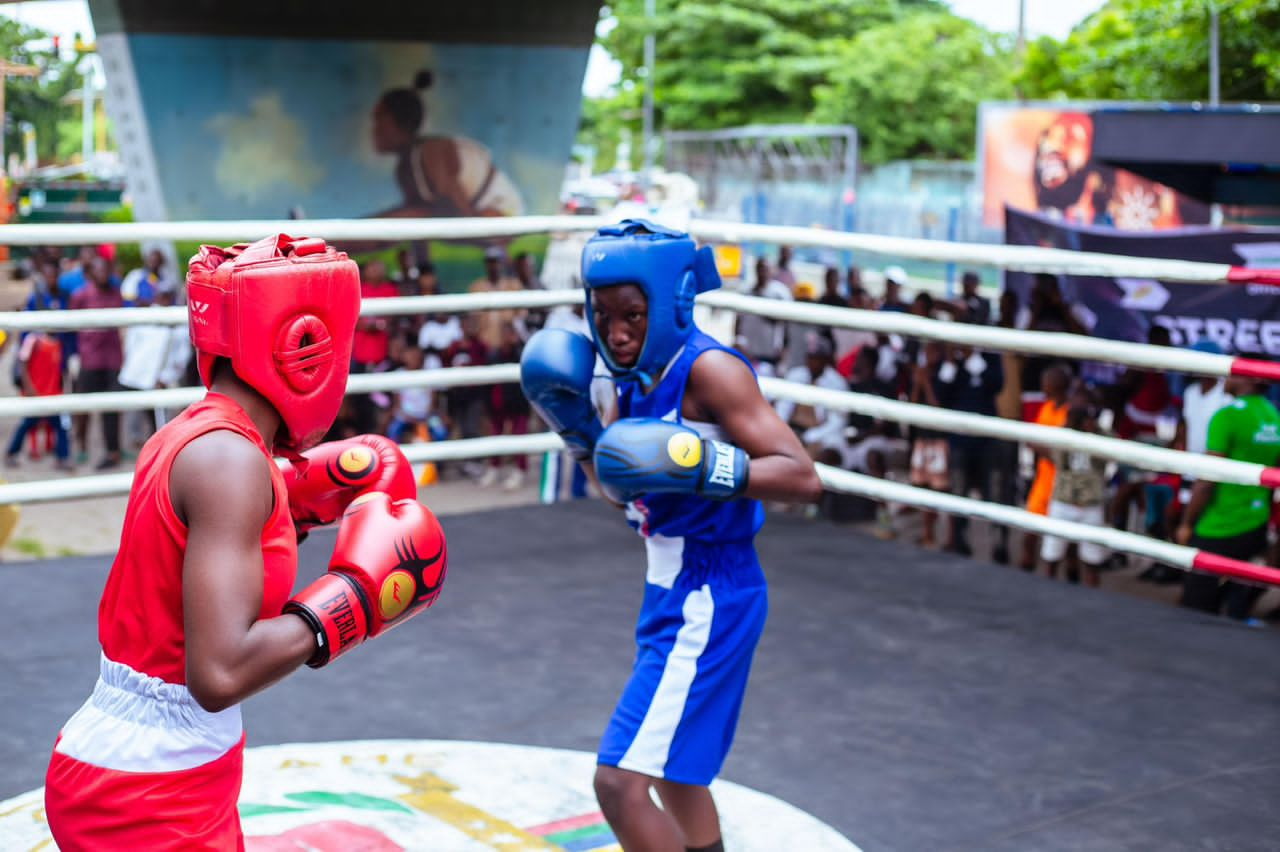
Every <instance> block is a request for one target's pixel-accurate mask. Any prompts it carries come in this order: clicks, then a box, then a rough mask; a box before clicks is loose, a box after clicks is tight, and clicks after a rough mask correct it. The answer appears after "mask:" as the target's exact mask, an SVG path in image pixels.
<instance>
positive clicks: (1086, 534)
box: [0, 432, 1280, 586]
mask: <svg viewBox="0 0 1280 852" xmlns="http://www.w3.org/2000/svg"><path fill="white" fill-rule="evenodd" d="M563 448H564V443H563V442H562V441H561V440H560V437H559V436H558V435H555V434H553V433H550V432H544V433H539V434H534V435H505V436H495V437H490V438H469V439H464V440H455V441H440V442H438V443H428V444H412V445H409V446H406V447H404V453H405V456H406V457H407V458H408V459H409V461H411V462H425V461H433V462H434V461H448V460H459V459H473V458H486V457H490V456H499V455H526V454H532V453H546V452H556V451H558V450H561V449H563ZM817 467H818V475H819V476H820V477H821V479H822V482H823V484H824V485H825V486H826V487H827V488H829V489H830V490H832V491H840V492H844V493H848V494H859V495H862V496H864V497H870V498H873V499H877V500H888V501H892V502H896V503H903V504H906V505H910V506H917V507H921V508H927V509H935V510H937V511H940V512H946V513H949V514H958V515H965V516H967V517H971V518H981V519H984V520H987V521H991V522H994V523H999V524H1005V525H1007V526H1011V527H1017V528H1018V529H1023V530H1028V531H1030V532H1034V533H1038V534H1041V535H1055V536H1060V537H1062V538H1068V539H1072V540H1076V541H1087V542H1093V543H1096V544H1100V545H1102V546H1104V547H1108V548H1111V549H1113V550H1118V551H1122V552H1124V553H1131V554H1134V555H1136V556H1145V557H1147V558H1149V559H1154V560H1156V561H1159V562H1165V563H1168V564H1170V565H1173V566H1174V567H1177V568H1180V569H1182V570H1184V571H1190V570H1193V569H1195V570H1202V571H1208V572H1210V573H1216V574H1222V575H1226V576H1232V577H1237V578H1239V579H1244V580H1247V581H1249V582H1255V583H1265V584H1271V585H1277V586H1280V571H1277V570H1275V569H1273V568H1265V567H1261V566H1256V565H1250V564H1247V563H1243V562H1237V561H1235V560H1229V559H1222V558H1215V557H1212V556H1211V555H1206V554H1204V553H1202V552H1200V551H1197V550H1195V549H1194V548H1190V547H1184V546H1182V545H1178V544H1171V543H1169V542H1163V541H1156V540H1155V539H1150V538H1147V537H1146V536H1141V535H1137V534H1135V533H1130V532H1121V531H1119V530H1113V529H1109V528H1106V527H1094V526H1089V525H1087V524H1077V523H1073V522H1069V521H1062V520H1058V519H1056V518H1049V517H1046V516H1043V515H1035V514H1032V513H1031V512H1027V511H1025V510H1023V509H1016V508H1013V507H1010V506H1001V505H998V504H994V503H985V502H983V501H981V500H973V499H971V498H968V497H958V496H956V495H954V494H944V493H942V492H939V491H931V490H928V489H925V488H916V487H914V486H910V485H902V484H899V483H895V482H889V481H886V480H883V479H876V478H874V477H871V476H865V475H863V474H858V473H851V472H849V471H845V470H839V469H838V468H833V467H828V466H827V465H821V464H820V465H818V466H817ZM132 482H133V474H132V473H114V474H107V475H104V476H86V477H81V478H79V479H58V480H45V481H42V482H18V483H10V484H5V485H0V505H3V504H8V503H40V502H51V501H59V500H67V499H73V498H77V497H88V496H94V497H102V496H111V495H120V494H127V493H128V492H129V488H130V486H131V484H132Z"/></svg>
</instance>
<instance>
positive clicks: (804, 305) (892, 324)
mask: <svg viewBox="0 0 1280 852" xmlns="http://www.w3.org/2000/svg"><path fill="white" fill-rule="evenodd" d="M698 301H699V303H700V304H705V305H710V306H711V307H715V308H723V309H725V310H730V311H736V312H738V313H745V314H755V315H757V316H763V317H769V318H771V319H779V320H787V321H790V322H801V323H808V324H811V325H820V326H830V327H833V328H848V329H854V330H857V331H871V332H875V333H877V334H898V335H902V336H905V337H920V338H924V339H926V340H940V341H943V342H945V343H954V344H958V345H960V346H972V347H974V348H975V349H984V350H996V351H999V350H1009V351H1012V352H1023V353H1027V354H1031V355H1047V356H1051V357H1055V358H1076V359H1080V360H1085V361H1103V362H1107V363H1110V364H1123V365H1125V366H1129V367H1140V368H1143V369H1147V370H1159V371H1162V372H1164V371H1169V372H1180V373H1191V374H1194V375H1198V376H1232V375H1236V376H1245V375H1247V376H1255V377H1258V378H1271V379H1280V364H1276V363H1272V362H1270V361H1257V360H1254V359H1249V358H1234V357H1232V356H1230V355H1215V354H1213V353H1210V352H1193V351H1191V350H1188V349H1175V348H1173V347H1172V346H1152V345H1151V344H1148V343H1126V342H1124V341H1120V340H1103V339H1100V338H1096V337H1090V336H1088V335H1084V334H1066V333H1063V332H1049V331H1023V330H1020V329H1013V328H1000V327H997V326H990V325H970V324H967V323H957V322H946V321H943V320H935V319H927V318H925V317H917V316H913V315H911V314H904V313H894V312H890V311H865V310H858V309H856V308H838V307H834V306H832V305H820V304H816V303H814V302H784V301H781V300H779V299H763V298H760V297H758V296H747V295H744V294H742V293H726V292H711V293H707V294H705V295H703V296H700V297H698Z"/></svg>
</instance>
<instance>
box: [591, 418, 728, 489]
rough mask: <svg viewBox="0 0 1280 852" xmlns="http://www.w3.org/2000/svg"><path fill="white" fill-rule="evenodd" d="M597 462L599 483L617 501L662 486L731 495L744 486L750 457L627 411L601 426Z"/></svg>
mask: <svg viewBox="0 0 1280 852" xmlns="http://www.w3.org/2000/svg"><path fill="white" fill-rule="evenodd" d="M595 464H596V477H597V478H598V479H599V480H600V486H601V487H602V488H603V489H604V490H605V493H606V494H607V495H608V496H610V497H611V498H613V499H616V500H618V501H620V502H627V501H630V500H633V499H635V498H636V497H639V496H641V495H643V494H659V493H663V492H673V493H679V494H697V495H700V496H702V497H710V498H712V499H716V500H732V499H734V498H735V497H741V496H742V494H743V493H744V492H745V491H746V490H747V479H748V475H749V472H750V468H751V458H750V457H749V456H748V455H747V454H746V453H745V452H743V451H742V450H740V449H738V448H737V447H735V446H733V444H729V443H726V442H724V441H716V440H703V439H702V438H701V437H700V436H699V435H698V433H697V432H695V431H694V430H692V429H690V428H689V427H687V426H681V425H680V424H678V423H669V422H667V421H666V420H655V419H653V418H647V417H629V418H627V419H625V420H619V421H618V422H617V423H614V424H613V425H612V426H610V427H609V428H608V429H605V430H604V434H602V435H601V436H600V440H599V441H598V442H597V443H596V453H595Z"/></svg>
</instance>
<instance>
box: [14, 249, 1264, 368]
mask: <svg viewBox="0 0 1280 852" xmlns="http://www.w3.org/2000/svg"><path fill="white" fill-rule="evenodd" d="M0 230H2V229H0ZM581 302H582V295H581V292H580V291H577V290H518V291H512V292H493V293H465V294H463V293H460V294H452V295H443V296H401V297H395V298H390V299H369V300H367V301H365V302H363V303H362V304H361V307H360V313H361V315H362V316H403V315H411V314H431V313H439V314H449V313H467V312H470V311H482V310H518V309H523V308H551V307H557V306H561V305H578V304H581ZM698 303H699V304H702V305H707V306H708V307H712V308H720V309H723V310H729V311H735V312H738V313H747V314H755V315H757V316H763V317H769V318H771V319H777V320H787V321H793V322H802V323H809V324H813V325H821V326H831V327H834V328H848V329H854V330H857V331H872V332H876V333H880V334H899V335H904V336H908V337H921V338H925V339H928V340H940V341H943V342H946V343H955V344H958V345H961V346H973V347H975V348H977V349H985V350H1002V349H1007V350H1010V351H1014V352H1024V353H1028V354H1033V355H1047V356H1051V357H1057V358H1078V359H1083V360H1088V361H1103V362H1108V363H1113V364H1123V365H1125V366H1129V367H1140V368H1143V369H1148V370H1161V371H1166V370H1167V371H1175V372H1181V373H1189V374H1192V375H1198V376H1232V375H1235V376H1249V377H1253V378H1259V379H1264V380H1268V381H1277V380H1280V363H1275V362H1271V361H1260V360H1257V359H1253V358H1236V357H1232V356H1230V355H1215V354H1213V353H1209V352H1193V351H1190V350H1187V349H1175V348H1173V347H1170V346H1151V345H1150V344H1146V343H1126V342H1123V341H1117V340H1102V339H1099V338H1094V337H1089V336H1087V335H1081V334H1063V333H1057V332H1044V331H1022V330H1018V329H1008V328H997V327H994V326H989V325H967V324H963V323H955V322H944V321H942V320H934V319H926V318H924V317H917V316H912V315H910V314H900V313H890V312H887V311H864V310H857V309H854V308H839V307H834V306H831V305H819V304H815V303H811V302H784V301H781V300H778V299H763V298H760V297H758V296H748V295H744V294H742V293H729V292H712V293H706V294H704V295H702V296H700V297H698ZM186 321H187V312H186V308H183V307H169V308H156V307H152V308H145V309H140V308H111V309H102V310H83V311H8V312H0V328H4V329H8V330H10V331H30V330H33V329H46V330H55V331H69V330H74V329H80V328H118V327H125V326H133V325H182V324H184V323H186Z"/></svg>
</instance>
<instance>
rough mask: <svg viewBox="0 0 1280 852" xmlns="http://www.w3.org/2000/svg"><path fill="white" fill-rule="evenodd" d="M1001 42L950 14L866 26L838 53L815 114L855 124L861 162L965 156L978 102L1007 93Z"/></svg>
mask: <svg viewBox="0 0 1280 852" xmlns="http://www.w3.org/2000/svg"><path fill="white" fill-rule="evenodd" d="M1007 42H1008V39H1005V38H1000V37H996V36H994V35H992V34H991V33H990V32H988V31H987V30H985V29H983V28H982V27H980V26H978V25H977V24H975V23H973V22H972V21H969V20H966V19H964V18H958V17H956V16H954V15H951V14H950V13H934V12H928V13H915V14H911V15H907V16H905V17H904V18H902V19H901V20H897V21H893V22H890V23H886V24H881V25H879V26H876V27H871V28H869V29H867V30H865V31H863V32H861V33H859V34H858V35H857V36H856V37H855V38H853V39H852V40H850V41H849V42H848V43H847V44H845V45H844V46H842V48H841V49H840V50H839V52H838V53H837V60H838V61H837V62H836V63H835V64H834V65H833V67H832V70H831V72H830V75H829V77H828V80H827V82H826V83H824V84H823V85H820V86H818V87H817V88H816V90H815V99H816V101H817V105H816V108H815V110H814V111H813V118H814V119H815V120H817V121H821V122H829V123H833V124H852V125H854V126H856V127H857V128H858V134H859V137H860V149H861V150H860V159H861V160H862V161H863V162H864V163H884V162H887V161H890V160H900V159H911V158H920V157H933V158H939V159H951V158H965V157H970V156H972V154H973V147H974V140H975V138H976V134H977V115H978V104H980V103H981V102H982V101H987V100H998V99H1002V98H1006V97H1008V96H1010V95H1011V94H1012V93H1013V89H1012V87H1011V86H1010V84H1009V71H1008V69H1009V65H1010V58H1011V57H1010V52H1009V45H1008V43H1007Z"/></svg>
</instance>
